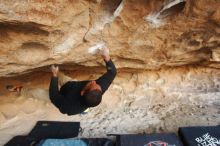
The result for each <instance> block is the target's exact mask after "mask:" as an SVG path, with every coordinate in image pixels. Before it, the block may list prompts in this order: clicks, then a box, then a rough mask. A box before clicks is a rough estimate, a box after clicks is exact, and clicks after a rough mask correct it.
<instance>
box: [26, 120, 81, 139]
mask: <svg viewBox="0 0 220 146" xmlns="http://www.w3.org/2000/svg"><path fill="white" fill-rule="evenodd" d="M79 128H80V123H79V122H61V121H38V122H37V124H36V125H35V127H34V128H33V129H32V130H31V132H30V133H29V134H28V137H31V138H34V139H37V140H42V139H47V138H59V139H62V138H73V137H76V136H78V133H79Z"/></svg>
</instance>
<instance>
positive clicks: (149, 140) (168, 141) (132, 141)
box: [116, 133, 182, 146]
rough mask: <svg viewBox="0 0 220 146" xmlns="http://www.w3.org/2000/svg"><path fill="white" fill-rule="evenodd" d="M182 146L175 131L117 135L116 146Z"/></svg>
mask: <svg viewBox="0 0 220 146" xmlns="http://www.w3.org/2000/svg"><path fill="white" fill-rule="evenodd" d="M174 145H175V146H182V143H181V141H180V140H179V138H178V137H177V136H176V135H175V134H174V133H163V134H128V135H117V136H116V146H174Z"/></svg>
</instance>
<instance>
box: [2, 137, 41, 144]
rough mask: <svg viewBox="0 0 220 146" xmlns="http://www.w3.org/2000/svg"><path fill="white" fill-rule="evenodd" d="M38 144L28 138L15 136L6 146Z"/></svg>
mask: <svg viewBox="0 0 220 146" xmlns="http://www.w3.org/2000/svg"><path fill="white" fill-rule="evenodd" d="M37 143H38V142H37V141H36V140H35V139H33V138H30V137H27V136H15V137H13V138H12V139H11V140H10V141H8V142H7V143H6V144H5V146H34V145H36V144H37Z"/></svg>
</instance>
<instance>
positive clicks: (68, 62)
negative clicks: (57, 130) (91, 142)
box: [0, 0, 220, 145]
mask: <svg viewBox="0 0 220 146" xmlns="http://www.w3.org/2000/svg"><path fill="white" fill-rule="evenodd" d="M103 42H104V43H106V45H107V46H108V47H109V48H110V52H111V56H112V60H113V61H114V62H115V64H116V67H117V68H118V75H117V77H116V79H115V80H114V83H113V84H112V85H111V87H110V89H109V90H108V91H107V92H106V93H105V95H104V97H103V102H102V104H101V105H100V106H98V107H96V108H93V109H92V110H91V112H89V114H87V115H85V116H79V115H76V116H67V115H61V114H60V113H59V112H58V110H57V109H56V108H55V107H54V106H53V105H52V104H50V103H48V102H45V101H42V100H37V99H32V98H30V97H23V96H17V95H16V94H15V93H10V94H9V93H8V92H7V91H6V90H5V88H4V87H5V86H6V85H8V84H22V85H24V86H25V87H31V88H43V89H42V90H47V89H48V84H49V80H50V73H49V66H50V65H51V64H60V68H61V70H63V71H64V72H65V73H66V74H68V75H70V76H72V77H73V78H74V79H76V80H87V79H95V78H97V77H98V76H99V75H101V74H102V73H103V71H104V64H103V61H102V59H101V58H100V57H97V56H93V55H92V54H89V53H88V49H89V48H91V47H93V46H95V45H97V44H99V43H103ZM0 47H1V49H0V77H1V78H0V79H1V80H0V135H1V136H0V145H3V144H4V143H5V142H7V141H8V140H9V139H10V138H11V137H13V136H15V135H21V134H27V133H28V132H29V130H30V129H31V128H32V126H33V125H34V124H35V122H36V121H37V120H68V121H76V120H79V121H81V124H82V127H83V130H84V132H83V133H82V136H89V137H93V136H105V134H106V133H142V132H161V131H163V132H171V131H172V132H176V131H177V128H178V127H180V126H193V125H215V124H220V123H219V121H220V119H219V117H220V92H219V90H220V71H219V68H220V64H219V62H220V0H186V1H184V0H175V1H174V0H123V1H121V0H115V1H113V0H20V1H17V0H7V1H6V0H0ZM42 93H43V92H42ZM33 94H34V93H33Z"/></svg>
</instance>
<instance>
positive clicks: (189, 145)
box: [179, 125, 220, 146]
mask: <svg viewBox="0 0 220 146" xmlns="http://www.w3.org/2000/svg"><path fill="white" fill-rule="evenodd" d="M179 136H180V138H181V139H182V141H183V143H184V145H186V146H220V125H219V126H198V127H181V128H179Z"/></svg>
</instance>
